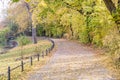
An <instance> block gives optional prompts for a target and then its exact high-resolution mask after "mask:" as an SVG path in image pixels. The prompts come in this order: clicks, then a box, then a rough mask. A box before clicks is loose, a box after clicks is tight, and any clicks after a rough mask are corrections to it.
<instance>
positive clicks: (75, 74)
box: [28, 39, 116, 80]
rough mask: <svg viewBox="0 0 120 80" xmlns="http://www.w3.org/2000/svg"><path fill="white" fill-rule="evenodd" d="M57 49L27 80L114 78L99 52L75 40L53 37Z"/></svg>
mask: <svg viewBox="0 0 120 80" xmlns="http://www.w3.org/2000/svg"><path fill="white" fill-rule="evenodd" d="M53 40H54V41H55V44H56V48H57V50H56V51H55V52H54V54H53V56H52V57H51V59H50V60H49V62H47V64H46V65H44V66H43V67H42V68H41V69H39V70H37V71H34V72H33V73H32V74H30V75H29V77H28V80H116V79H115V78H114V77H113V74H112V72H110V71H109V70H108V69H106V68H105V67H104V66H103V65H102V64H101V62H102V61H103V59H105V57H100V56H99V52H98V51H95V50H94V49H93V48H90V47H89V48H88V47H87V46H83V45H81V44H79V43H77V42H73V41H68V40H64V39H53Z"/></svg>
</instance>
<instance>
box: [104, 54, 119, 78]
mask: <svg viewBox="0 0 120 80" xmlns="http://www.w3.org/2000/svg"><path fill="white" fill-rule="evenodd" d="M102 56H103V57H105V58H104V59H103V61H102V64H103V65H104V66H105V67H106V68H107V69H108V70H109V71H111V72H112V74H113V76H114V77H115V78H117V79H116V80H120V67H118V64H117V65H116V63H115V60H114V59H113V57H114V56H113V55H111V54H107V53H106V54H104V55H102ZM119 64H120V62H119Z"/></svg>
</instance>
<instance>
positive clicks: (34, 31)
mask: <svg viewBox="0 0 120 80" xmlns="http://www.w3.org/2000/svg"><path fill="white" fill-rule="evenodd" d="M12 1H13V2H18V1H20V0H12ZM22 1H23V2H24V4H25V6H26V9H27V11H28V14H29V19H30V22H29V23H30V26H31V28H32V40H33V43H34V44H35V43H37V37H36V28H35V26H33V23H32V12H31V7H30V5H29V2H30V0H22Z"/></svg>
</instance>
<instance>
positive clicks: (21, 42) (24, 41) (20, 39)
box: [17, 35, 31, 46]
mask: <svg viewBox="0 0 120 80" xmlns="http://www.w3.org/2000/svg"><path fill="white" fill-rule="evenodd" d="M17 41H18V44H19V46H24V45H27V44H29V43H31V41H30V40H29V39H28V38H27V37H26V36H22V35H21V36H20V37H18V38H17Z"/></svg>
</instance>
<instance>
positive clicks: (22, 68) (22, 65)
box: [21, 61, 24, 72]
mask: <svg viewBox="0 0 120 80" xmlns="http://www.w3.org/2000/svg"><path fill="white" fill-rule="evenodd" d="M23 71H24V64H23V61H21V72H23Z"/></svg>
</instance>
